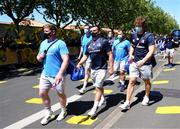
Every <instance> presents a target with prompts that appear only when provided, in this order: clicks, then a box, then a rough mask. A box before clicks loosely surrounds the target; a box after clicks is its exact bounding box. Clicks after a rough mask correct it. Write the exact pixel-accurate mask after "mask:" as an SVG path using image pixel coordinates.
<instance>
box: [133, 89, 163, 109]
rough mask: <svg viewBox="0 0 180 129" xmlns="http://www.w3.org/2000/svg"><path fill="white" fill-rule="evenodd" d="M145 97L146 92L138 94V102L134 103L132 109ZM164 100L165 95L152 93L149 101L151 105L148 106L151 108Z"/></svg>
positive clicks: (156, 92)
mask: <svg viewBox="0 0 180 129" xmlns="http://www.w3.org/2000/svg"><path fill="white" fill-rule="evenodd" d="M144 95H145V91H142V92H140V93H138V94H137V95H136V96H135V97H137V100H136V101H134V102H133V103H132V104H131V107H133V106H134V105H136V104H138V103H140V102H142V100H143V97H144ZM162 98H163V95H162V94H161V93H160V92H158V91H151V93H150V100H149V101H150V102H149V105H148V106H151V105H153V104H155V103H157V102H159V101H161V100H162Z"/></svg>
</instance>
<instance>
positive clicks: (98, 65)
mask: <svg viewBox="0 0 180 129" xmlns="http://www.w3.org/2000/svg"><path fill="white" fill-rule="evenodd" d="M110 51H111V46H110V44H109V42H108V40H107V39H106V38H104V37H98V38H97V39H96V40H91V41H90V43H89V45H88V47H87V49H86V53H85V54H86V55H88V56H90V59H91V69H93V70H98V69H107V60H108V55H107V53H108V52H110Z"/></svg>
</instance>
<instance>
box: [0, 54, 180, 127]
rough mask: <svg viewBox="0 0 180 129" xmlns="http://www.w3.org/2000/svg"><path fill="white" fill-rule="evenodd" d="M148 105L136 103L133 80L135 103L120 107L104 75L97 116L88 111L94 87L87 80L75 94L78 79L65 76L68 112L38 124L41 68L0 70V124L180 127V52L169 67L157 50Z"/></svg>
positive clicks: (138, 97)
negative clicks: (102, 97)
mask: <svg viewBox="0 0 180 129" xmlns="http://www.w3.org/2000/svg"><path fill="white" fill-rule="evenodd" d="M156 59H157V60H158V65H157V66H156V67H155V69H154V72H155V75H154V78H153V80H152V81H153V82H154V83H153V86H152V93H151V104H150V106H141V104H140V101H141V100H142V97H143V89H144V87H143V86H141V85H143V83H141V81H140V80H138V83H137V86H136V90H135V94H134V96H135V97H134V98H133V99H134V101H135V102H134V103H133V104H132V107H131V109H130V110H129V111H127V112H121V110H120V108H119V107H118V105H119V104H120V103H121V102H123V101H124V99H125V93H120V92H119V91H118V89H117V88H116V86H117V85H118V80H117V79H116V78H115V79H114V82H112V81H106V83H105V93H106V99H107V105H106V106H102V107H101V108H99V110H98V114H97V117H96V118H93V119H90V118H88V117H87V112H88V111H89V110H90V109H91V107H92V105H93V100H94V93H93V92H94V88H93V87H92V86H91V84H92V83H91V82H90V83H89V86H88V91H87V93H86V94H84V95H79V93H78V89H79V88H80V87H81V86H82V81H76V82H72V81H70V80H69V78H68V79H67V87H66V92H67V97H68V101H69V103H68V116H67V117H66V118H65V119H64V120H63V121H62V122H59V123H57V122H56V121H55V120H52V121H51V122H50V123H49V124H48V125H46V126H42V125H40V119H41V117H42V115H43V110H42V109H43V106H42V104H41V100H40V99H39V97H38V89H37V85H38V81H39V79H38V78H39V76H40V69H39V68H34V69H31V70H26V69H23V70H22V69H21V70H19V71H17V70H15V71H8V72H7V73H6V72H2V71H1V72H0V76H1V80H0V128H16V129H17V128H153V129H154V128H165V127H166V128H180V124H179V120H180V115H179V114H180V99H179V98H180V87H179V84H180V80H179V78H180V66H179V64H180V55H179V54H178V52H177V55H176V57H175V61H174V62H176V65H175V67H174V68H172V69H167V66H164V64H165V63H166V61H164V60H162V59H161V57H159V56H157V57H156ZM50 95H51V97H52V104H53V106H52V107H53V110H54V111H55V115H57V114H58V113H59V110H58V109H59V104H58V101H57V97H56V95H55V92H54V91H51V93H50Z"/></svg>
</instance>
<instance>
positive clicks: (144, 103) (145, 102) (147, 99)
mask: <svg viewBox="0 0 180 129" xmlns="http://www.w3.org/2000/svg"><path fill="white" fill-rule="evenodd" d="M141 104H142V105H143V106H147V105H148V104H149V97H147V96H144V98H143V101H142V102H141Z"/></svg>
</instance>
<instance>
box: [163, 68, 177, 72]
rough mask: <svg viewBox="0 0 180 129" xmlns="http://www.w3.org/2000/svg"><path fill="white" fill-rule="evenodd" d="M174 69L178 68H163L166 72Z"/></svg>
mask: <svg viewBox="0 0 180 129" xmlns="http://www.w3.org/2000/svg"><path fill="white" fill-rule="evenodd" d="M173 70H176V68H171V69H163V71H164V72H167V71H173Z"/></svg>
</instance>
